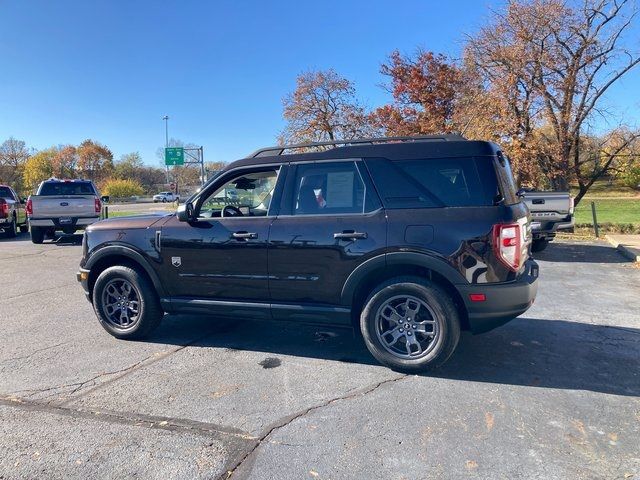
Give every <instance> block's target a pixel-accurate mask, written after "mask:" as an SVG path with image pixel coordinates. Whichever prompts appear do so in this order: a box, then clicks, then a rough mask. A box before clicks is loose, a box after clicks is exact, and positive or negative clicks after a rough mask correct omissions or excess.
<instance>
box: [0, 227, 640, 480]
mask: <svg viewBox="0 0 640 480" xmlns="http://www.w3.org/2000/svg"><path fill="white" fill-rule="evenodd" d="M80 249H81V247H80V246H79V245H77V244H73V243H67V244H52V243H46V242H45V244H43V245H33V244H31V242H30V241H29V239H28V236H27V235H25V234H21V235H20V236H19V237H18V238H17V239H16V240H8V239H2V240H0V265H1V266H0V329H1V330H0V331H1V333H2V341H1V346H2V347H1V349H0V419H1V420H0V439H1V440H0V478H2V479H9V478H11V479H13V478H36V477H39V478H97V477H103V478H104V477H107V478H122V477H125V476H126V477H130V476H134V475H135V476H136V477H138V478H150V477H162V478H227V477H228V476H231V478H234V479H235V478H238V479H240V478H252V479H254V478H255V479H304V478H310V479H344V478H367V479H370V478H384V479H423V478H514V477H524V478H545V479H552V478H558V479H567V478H621V479H629V478H640V400H639V396H640V269H639V268H636V267H634V266H633V264H631V263H628V262H627V261H626V260H625V258H624V257H622V256H621V255H620V254H619V253H618V252H616V251H615V250H614V249H613V248H612V247H609V246H608V245H606V244H604V243H566V242H565V243H556V244H552V245H550V247H549V248H548V249H547V250H546V251H545V252H543V253H541V254H539V255H538V258H539V261H540V267H541V279H540V289H539V295H538V298H537V300H536V303H535V305H534V306H533V307H532V308H531V310H529V311H528V312H527V313H526V314H525V315H524V316H523V317H521V318H518V319H516V320H514V321H513V322H511V323H509V324H508V325H506V326H504V327H502V328H499V329H497V330H495V331H493V332H490V333H488V334H485V335H482V336H470V335H466V336H463V338H462V340H461V344H460V346H459V349H458V351H457V353H456V355H455V356H454V357H453V358H452V359H451V360H450V361H449V363H447V364H446V365H445V366H444V367H443V368H442V369H440V370H438V371H437V373H435V374H432V375H424V376H415V375H402V374H398V373H396V372H393V371H391V370H389V369H387V368H384V367H381V366H379V365H377V364H376V363H375V361H374V360H373V359H372V358H371V357H370V355H369V354H368V353H367V351H366V349H365V347H364V346H363V344H362V343H361V342H360V341H359V340H358V339H357V338H354V336H353V335H352V333H351V332H350V331H348V330H330V329H327V328H319V327H313V326H296V325H280V324H273V323H272V324H265V323H257V322H253V321H251V319H242V320H238V321H233V322H230V321H222V320H219V319H214V318H198V317H190V316H179V317H178V316H173V317H165V319H164V321H163V324H162V325H161V327H160V328H159V329H158V330H157V331H156V333H155V334H154V335H153V337H152V338H151V339H149V340H147V341H145V342H125V341H119V340H116V339H115V338H112V337H111V336H109V335H108V334H107V333H106V332H104V331H103V330H102V328H101V327H100V326H99V325H98V323H97V321H96V319H95V317H94V314H93V311H92V308H91V306H90V304H89V303H88V302H87V301H86V299H85V298H84V296H83V293H82V291H81V289H80V287H79V286H78V285H77V284H76V281H75V272H76V270H77V265H78V261H79V258H80V254H81V252H80Z"/></svg>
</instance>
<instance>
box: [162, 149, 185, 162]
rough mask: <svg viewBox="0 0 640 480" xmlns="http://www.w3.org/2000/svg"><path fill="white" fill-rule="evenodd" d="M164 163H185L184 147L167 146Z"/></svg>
mask: <svg viewBox="0 0 640 480" xmlns="http://www.w3.org/2000/svg"><path fill="white" fill-rule="evenodd" d="M164 164H165V165H167V166H169V165H184V148H183V147H167V148H165V149H164Z"/></svg>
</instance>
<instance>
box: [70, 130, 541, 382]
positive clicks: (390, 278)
mask: <svg viewBox="0 0 640 480" xmlns="http://www.w3.org/2000/svg"><path fill="white" fill-rule="evenodd" d="M313 149H316V150H318V149H319V150H320V151H311V152H310V151H309V150H313ZM301 151H302V153H301ZM289 152H291V153H289ZM296 152H297V153H296ZM230 190H234V191H236V192H237V197H238V198H237V199H235V200H234V201H233V204H231V203H226V202H224V201H221V198H223V199H224V195H220V192H224V191H230ZM530 243H531V232H530V222H529V214H528V210H527V207H526V206H525V205H524V203H522V202H521V201H520V198H519V197H518V196H517V195H516V189H515V187H514V181H513V176H512V174H511V170H510V167H509V162H508V160H507V158H506V157H505V156H504V155H503V154H502V153H501V152H500V149H499V147H498V146H496V145H495V144H493V143H489V142H480V141H467V140H464V139H463V138H462V137H457V136H441V137H403V138H385V139H367V140H358V141H354V140H351V141H349V142H327V143H321V144H308V145H302V146H301V145H295V146H290V147H273V148H268V149H263V150H259V151H257V152H256V153H254V154H253V155H251V156H250V157H248V158H245V159H243V160H239V161H237V162H234V163H232V164H230V165H229V166H228V167H227V168H225V169H224V170H223V171H222V172H220V173H219V174H218V175H217V176H216V177H215V178H213V179H212V180H210V181H209V182H208V183H207V184H206V185H205V186H204V187H203V188H202V190H201V191H200V192H198V193H196V194H195V195H194V196H193V197H191V198H190V199H189V200H188V201H187V202H186V203H185V204H184V205H182V206H181V207H180V208H179V209H178V212H177V213H176V214H171V215H166V216H138V217H129V218H115V219H110V220H105V221H101V222H99V223H96V224H93V225H91V226H90V227H89V228H88V229H87V231H86V233H85V236H84V242H83V258H82V262H81V264H80V267H81V268H80V271H79V272H78V279H79V281H80V282H81V284H82V287H83V288H84V290H85V292H86V295H87V297H88V298H89V300H90V301H91V302H92V303H93V306H94V309H95V312H96V315H97V316H98V319H99V320H100V323H101V324H102V326H103V327H104V328H105V329H106V330H107V331H108V332H109V333H111V334H112V335H114V336H116V337H118V338H124V339H131V338H140V337H143V336H144V335H147V334H148V333H149V332H151V330H153V329H154V328H155V327H156V326H157V325H158V323H159V322H160V320H161V318H162V316H163V314H164V313H165V312H168V313H185V312H188V313H203V314H213V315H218V316H228V317H233V318H234V319H244V318H247V319H264V320H272V319H275V320H288V321H294V322H314V323H317V322H328V323H333V324H346V325H353V326H354V327H355V328H356V329H359V330H360V331H361V332H362V335H363V337H364V341H365V343H366V345H367V347H368V348H369V350H370V351H371V353H372V355H373V356H374V357H375V358H376V359H378V360H379V361H380V362H381V363H383V364H385V365H387V366H389V367H392V368H394V369H399V370H404V371H417V370H423V369H425V368H427V367H434V366H437V365H440V364H442V363H443V362H444V361H445V360H446V359H447V358H448V357H449V356H450V355H451V354H452V353H453V351H454V350H455V348H456V345H457V343H458V339H459V337H460V330H471V331H472V332H474V333H479V332H484V331H487V330H490V329H492V328H494V327H497V326H499V325H502V324H504V323H505V322H507V321H508V320H510V319H512V318H514V317H516V316H518V315H520V314H521V313H523V312H524V311H525V310H527V309H528V308H529V306H531V304H532V303H533V300H534V297H535V295H536V291H537V284H536V280H537V276H538V266H537V264H536V263H535V262H534V261H533V260H532V259H530V258H529V247H530Z"/></svg>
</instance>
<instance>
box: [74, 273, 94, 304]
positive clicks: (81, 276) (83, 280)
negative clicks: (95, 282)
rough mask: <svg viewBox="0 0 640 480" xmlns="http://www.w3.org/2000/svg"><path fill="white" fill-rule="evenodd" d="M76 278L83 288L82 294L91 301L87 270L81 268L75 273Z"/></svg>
mask: <svg viewBox="0 0 640 480" xmlns="http://www.w3.org/2000/svg"><path fill="white" fill-rule="evenodd" d="M76 280H78V282H80V286H81V287H82V290H84V295H85V296H86V297H87V300H89V301H91V292H90V291H89V270H86V269H84V268H81V269H80V270H78V272H77V273H76Z"/></svg>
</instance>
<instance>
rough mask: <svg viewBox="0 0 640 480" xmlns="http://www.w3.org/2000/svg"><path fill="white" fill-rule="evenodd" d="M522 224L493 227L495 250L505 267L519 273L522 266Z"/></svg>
mask: <svg viewBox="0 0 640 480" xmlns="http://www.w3.org/2000/svg"><path fill="white" fill-rule="evenodd" d="M521 238H522V237H521V235H520V224H518V223H505V224H498V225H494V226H493V250H494V252H495V254H496V257H498V260H500V261H501V262H502V263H503V264H504V265H505V266H507V267H508V268H509V269H510V270H513V271H514V272H517V271H518V269H519V268H520V266H521V261H522V258H521V254H520V251H521V250H520V248H521V244H520V242H521Z"/></svg>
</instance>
